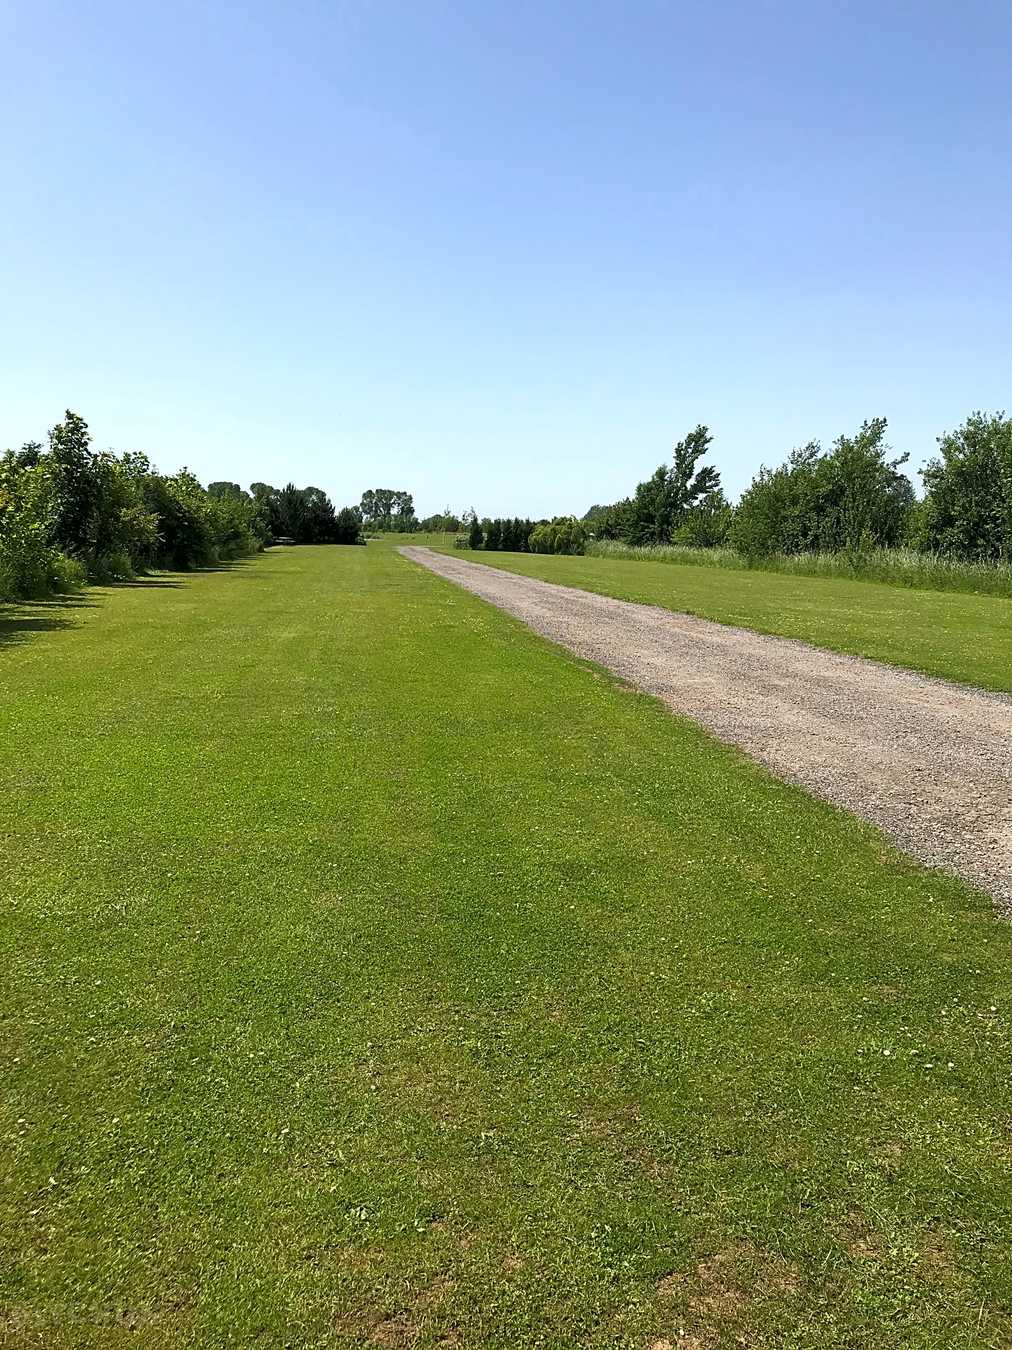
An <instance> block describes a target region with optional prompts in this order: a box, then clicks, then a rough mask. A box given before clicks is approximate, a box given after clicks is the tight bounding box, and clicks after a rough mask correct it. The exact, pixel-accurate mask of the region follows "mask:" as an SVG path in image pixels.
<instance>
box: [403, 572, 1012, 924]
mask: <svg viewBox="0 0 1012 1350" xmlns="http://www.w3.org/2000/svg"><path fill="white" fill-rule="evenodd" d="M401 553H403V554H404V556H405V557H407V558H410V559H412V560H413V561H415V562H418V563H421V564H423V565H424V566H425V567H428V568H429V569H430V570H431V571H433V572H437V573H438V574H439V575H440V576H443V577H446V578H448V579H449V580H450V581H455V582H456V583H457V584H458V585H461V586H464V587H466V588H467V589H468V590H469V591H472V592H473V593H474V594H475V595H478V596H480V597H481V598H482V599H483V600H487V601H489V602H490V603H491V604H494V605H497V606H498V607H499V608H500V609H504V610H506V612H507V613H509V614H512V615H514V616H515V617H516V618H518V619H521V620H522V621H523V622H524V623H526V624H527V625H528V626H529V627H531V628H532V629H533V630H534V631H535V632H536V633H540V634H541V635H542V636H543V637H546V638H550V639H551V640H552V641H553V642H558V643H560V644H561V645H563V646H565V647H568V648H569V650H570V651H572V652H575V653H576V655H577V656H579V657H581V658H583V659H584V660H588V661H594V662H596V663H597V664H599V665H601V666H605V667H607V668H608V669H609V670H611V671H612V672H613V673H614V674H616V675H618V676H620V677H621V678H622V679H624V680H626V681H628V682H629V683H630V684H633V685H635V686H636V687H637V688H639V689H642V690H645V691H646V692H647V693H650V694H654V695H656V696H657V697H658V698H661V699H663V701H664V702H665V703H666V704H667V705H668V706H669V707H670V708H672V709H674V710H675V711H676V712H679V713H684V714H685V715H686V716H688V717H691V718H693V719H694V720H695V721H697V722H699V723H701V724H702V725H703V726H704V727H706V728H707V730H709V731H710V732H712V733H713V734H714V735H715V736H717V737H718V738H719V739H720V740H722V741H726V742H727V743H729V744H731V745H735V746H738V747H739V748H740V749H741V750H743V751H744V752H745V753H746V754H747V755H749V756H750V757H751V758H752V759H754V760H756V761H757V762H759V763H761V764H764V765H765V766H766V767H767V768H769V769H771V770H772V771H773V772H774V773H775V774H777V775H778V776H779V777H781V778H784V779H786V780H788V781H790V782H794V783H798V784H800V785H801V786H802V787H805V788H807V789H808V790H809V791H810V792H812V793H814V794H815V795H816V796H818V797H822V798H823V799H824V800H826V801H829V802H832V803H834V805H837V806H842V807H844V808H846V809H847V810H848V811H852V812H854V813H855V814H856V815H858V816H861V817H863V818H864V819H865V820H868V821H871V822H872V824H874V825H877V826H878V827H879V828H880V829H882V830H884V831H885V832H886V833H887V834H888V835H889V836H890V838H891V839H892V840H893V841H894V842H895V843H896V844H897V845H899V847H900V848H901V849H903V850H905V851H906V852H907V853H909V854H911V855H912V856H913V857H914V858H916V859H918V860H919V861H920V862H922V863H926V864H927V865H928V866H931V867H942V868H945V869H947V870H948V871H951V872H954V873H956V875H958V876H961V877H963V878H964V879H965V880H967V881H969V882H971V883H973V884H975V885H977V886H980V887H981V888H982V889H984V890H986V891H988V892H990V894H991V895H992V896H994V897H995V899H996V900H998V901H999V902H1000V903H1001V904H1002V906H1003V907H1004V908H1005V909H1006V910H1007V911H1009V912H1012V698H1009V697H1008V696H1006V695H1004V694H992V693H987V692H985V691H984V690H980V689H971V688H967V687H964V686H962V685H955V684H949V683H947V682H946V681H944V680H936V679H930V678H928V677H927V676H923V675H916V674H914V673H913V672H912V671H907V670H899V669H896V668H894V667H892V666H884V665H879V664H878V663H877V662H875V661H866V660H863V659H862V658H860V657H856V656H841V655H838V654H837V653H835V652H829V651H824V650H822V649H821V648H818V647H811V646H809V645H808V644H807V643H804V642H798V641H795V640H794V639H792V638H778V637H767V636H765V635H763V634H761V633H753V632H750V631H748V630H746V629H741V628H732V627H730V626H728V625H725V624H718V623H711V622H709V621H707V620H705V619H696V618H692V617H691V616H690V615H687V614H673V613H671V612H670V611H669V610H666V609H658V608H655V607H654V606H652V605H636V604H631V603H629V602H628V601H625V600H613V599H611V598H610V597H608V596H603V595H593V594H590V593H589V592H587V591H581V590H577V589H576V588H575V587H571V586H557V585H554V584H553V583H551V582H547V581H538V580H535V579H533V578H531V577H522V576H517V575H515V574H514V573H512V572H502V571H500V570H499V569H498V568H494V567H486V566H485V565H484V564H479V563H470V562H466V561H465V560H464V559H462V558H453V557H449V556H447V555H445V554H440V553H433V552H431V551H430V550H429V549H425V548H402V549H401Z"/></svg>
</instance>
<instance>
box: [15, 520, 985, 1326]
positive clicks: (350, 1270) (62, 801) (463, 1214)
mask: <svg viewBox="0 0 1012 1350" xmlns="http://www.w3.org/2000/svg"><path fill="white" fill-rule="evenodd" d="M631 566H633V567H636V568H637V569H638V570H643V569H642V567H641V565H640V564H632V565H631ZM667 570H669V571H670V569H667ZM904 599H905V600H908V601H909V599H910V597H909V596H904ZM60 618H62V619H63V620H64V621H65V626H63V627H59V626H53V625H54V624H55V623H56V622H57V621H58V620H59V619H60ZM40 629H41V630H43V631H39V630H40ZM46 629H48V631H45V630H46ZM0 720H2V728H0V733H2V734H0V802H2V812H3V816H2V839H0V844H2V854H0V859H2V861H0V902H2V929H0V931H2V953H0V956H2V961H3V968H4V970H5V972H6V974H5V979H4V987H3V994H2V1010H0V1014H2V1021H0V1053H2V1072H3V1096H2V1107H3V1116H2V1121H0V1139H2V1155H0V1176H2V1178H3V1187H2V1190H0V1343H2V1344H3V1345H4V1346H5V1347H19V1348H20V1347H29V1346H31V1347H46V1350H50V1348H53V1350H60V1348H62V1347H75V1350H76V1348H77V1347H93V1346H101V1347H106V1346H109V1347H115V1346H119V1345H123V1346H126V1345H129V1346H131V1347H146V1348H150V1347H177V1346H199V1347H217V1346H243V1347H246V1346H265V1347H280V1346H293V1347H300V1348H301V1347H331V1346H368V1345H385V1346H454V1347H486V1346H488V1347H504V1348H505V1347H518V1346H531V1347H533V1346H539V1347H556V1346H558V1347H563V1346H575V1345H579V1346H589V1347H606V1346H607V1347H613V1346H619V1347H623V1346H628V1347H644V1348H646V1347H656V1346H660V1347H662V1350H664V1348H666V1347H667V1346H668V1345H669V1344H670V1346H672V1347H676V1346H678V1347H711V1346H737V1345H748V1346H767V1345H768V1346H774V1345H776V1346H797V1347H823V1346H824V1347H838V1346H841V1345H846V1346H875V1347H879V1346H895V1347H911V1346H913V1347H927V1346H931V1347H942V1346H944V1347H953V1346H956V1347H959V1346H1000V1345H1007V1344H1008V1343H1009V1341H1010V1338H1012V1313H1010V1306H1012V1270H1010V1263H1009V1261H1008V1240H1009V1215H1010V1212H1012V1188H1010V1169H1009V1162H1010V1149H1009V1133H1008V1127H1009V1097H1008V1082H1009V1079H1010V1074H1012V1056H1010V1048H1009V1036H1008V990H1009V967H1010V961H1012V928H1010V927H1009V926H1008V924H1007V923H1006V922H1004V921H1002V920H1000V919H999V918H998V917H996V916H995V914H994V913H993V912H992V910H991V907H990V906H989V904H988V902H987V901H986V900H985V899H984V898H983V897H981V896H979V895H977V894H975V893H973V892H971V891H969V890H967V889H966V888H965V887H963V886H962V885H960V884H958V883H957V882H955V881H953V880H950V879H947V878H945V877H942V876H939V875H932V874H929V873H926V872H924V871H922V870H919V869H917V868H916V867H914V866H913V865H912V864H910V863H908V862H906V861H904V860H902V859H899V858H897V857H896V856H894V855H893V854H891V853H890V851H889V850H888V849H887V847H886V846H885V845H884V843H883V841H882V839H881V837H880V836H878V835H877V834H876V833H875V832H874V831H872V830H871V829H869V828H866V827H864V826H863V825H861V824H859V823H858V822H857V821H855V820H853V819H851V818H849V817H847V816H844V815H842V814H840V813H838V812H835V811H833V810H831V809H830V808H829V807H826V806H824V805H821V804H819V803H817V802H815V801H813V800H811V799H809V798H808V797H806V796H805V795H804V794H803V793H801V792H799V791H797V790H794V789H792V788H789V787H786V786H783V785H781V784H778V783H776V782H774V781H773V780H771V779H770V778H769V777H768V776H767V775H765V774H764V773H763V772H761V771H760V770H758V769H757V768H754V767H752V766H751V765H749V764H748V763H746V762H744V761H743V760H742V759H741V758H739V757H738V756H737V755H736V754H734V753H733V752H732V751H730V750H727V749H725V748H723V747H721V746H718V745H717V744H715V743H713V742H712V741H710V740H709V739H708V738H707V737H706V736H705V735H703V734H702V733H701V732H700V731H698V730H697V729H695V728H694V727H692V726H691V725H689V724H687V723H685V722H682V721H679V720H678V719H676V718H674V717H672V716H670V715H669V714H668V713H667V712H665V711H664V710H663V709H662V707H661V706H660V705H659V704H657V703H655V702H653V701H651V700H649V699H647V698H645V697H643V696H641V695H638V694H634V693H631V692H629V691H627V690H626V689H624V688H622V687H620V686H618V685H617V684H616V683H614V682H613V681H611V680H610V679H608V678H606V677H604V676H603V675H601V674H600V673H599V672H596V671H594V670H593V669H590V668H587V667H584V666H582V665H580V664H579V663H578V662H576V661H574V660H572V659H570V658H569V657H568V656H567V655H566V654H564V653H563V652H561V651H560V650H558V649H555V648H553V647H551V646H549V645H547V644H545V643H543V642H542V641H540V640H539V639H537V638H536V637H534V636H533V635H531V634H530V633H529V632H528V631H527V630H525V629H524V628H523V627H522V626H520V625H519V624H517V623H515V622H513V621H512V620H510V619H509V618H507V617H506V616H504V615H503V614H501V613H499V612H498V611H496V610H494V609H492V608H490V607H487V606H485V605H483V604H482V603H481V602H480V601H478V600H476V599H475V598H473V597H471V596H469V595H468V594H466V593H464V592H462V591H460V590H459V589H456V588H454V587H453V586H451V585H450V584H448V583H446V582H444V581H442V580H440V579H438V578H436V577H435V576H433V575H432V574H430V573H429V572H427V571H425V570H423V569H422V568H420V567H417V566H415V565H413V564H411V563H409V562H407V561H405V560H404V559H402V558H399V557H398V556H397V555H396V554H395V553H394V552H393V550H392V549H390V548H389V547H386V546H382V545H381V546H375V545H370V546H369V548H368V549H337V548H331V549H326V548H320V549H309V548H305V549H298V550H290V551H286V552H281V553H271V554H268V555H267V556H265V557H263V558H260V559H258V560H256V561H254V562H252V563H249V564H245V565H239V566H236V567H234V568H233V569H231V570H228V571H224V572H220V573H209V574H202V575H197V576H193V577H189V578H184V579H177V580H175V581H173V582H171V583H165V584H154V585H148V586H138V587H124V588H121V589H117V590H115V591H107V592H92V593H90V595H89V597H88V599H87V600H86V601H84V602H78V603H77V604H74V605H71V606H68V607H67V608H66V609H64V610H59V608H58V607H57V608H55V609H54V608H49V609H43V610H33V609H28V610H25V611H22V612H20V613H15V614H14V615H13V616H9V617H8V619H7V620H5V621H4V623H3V625H2V626H0ZM683 1333H684V1334H683Z"/></svg>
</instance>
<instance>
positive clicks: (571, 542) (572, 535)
mask: <svg viewBox="0 0 1012 1350" xmlns="http://www.w3.org/2000/svg"><path fill="white" fill-rule="evenodd" d="M586 538H587V531H586V527H585V525H584V524H583V521H581V520H577V519H576V518H575V517H574V516H556V517H555V519H554V520H545V521H542V522H541V523H540V524H539V525H535V527H534V529H533V530H532V531H531V536H530V550H531V552H532V553H582V552H583V548H584V544H585V542H586Z"/></svg>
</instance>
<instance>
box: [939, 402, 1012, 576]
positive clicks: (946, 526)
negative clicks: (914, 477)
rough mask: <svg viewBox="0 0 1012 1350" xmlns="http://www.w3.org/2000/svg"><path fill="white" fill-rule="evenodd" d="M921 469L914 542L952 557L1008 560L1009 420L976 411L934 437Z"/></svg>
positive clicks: (1011, 508) (1011, 536)
mask: <svg viewBox="0 0 1012 1350" xmlns="http://www.w3.org/2000/svg"><path fill="white" fill-rule="evenodd" d="M938 448H939V451H940V456H939V457H936V458H935V459H932V460H931V461H930V462H929V463H928V465H927V466H926V468H924V469H923V470H922V476H923V478H924V486H925V489H926V497H925V501H924V505H923V511H922V512H921V513H920V521H919V534H920V538H919V540H918V542H919V543H920V544H921V545H922V546H923V547H927V548H932V549H937V550H938V551H939V552H940V553H948V554H951V555H952V556H954V557H958V558H966V559H969V560H974V561H982V562H1007V561H1009V560H1010V559H1012V418H1008V417H1006V416H1005V414H1004V412H996V413H984V412H975V413H971V415H970V416H969V417H968V418H967V419H966V421H965V422H964V423H963V425H962V426H961V427H957V429H956V430H955V431H950V432H946V433H945V435H943V436H940V437H939V438H938Z"/></svg>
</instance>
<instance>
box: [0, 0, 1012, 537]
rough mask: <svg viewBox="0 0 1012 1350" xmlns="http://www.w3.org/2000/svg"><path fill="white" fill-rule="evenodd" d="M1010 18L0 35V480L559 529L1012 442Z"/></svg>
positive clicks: (593, 19)
mask: <svg viewBox="0 0 1012 1350" xmlns="http://www.w3.org/2000/svg"><path fill="white" fill-rule="evenodd" d="M1010 51H1012V5H1010V4H1009V3H1008V0H994V3H989V2H988V0H968V2H967V3H962V4H959V5H955V4H952V3H951V0H947V3H944V4H941V3H935V2H934V0H921V3H909V4H907V3H902V4H901V3H891V0H876V2H875V3H865V0H857V2H856V3H848V4H840V3H832V4H830V3H821V2H820V0H805V2H804V3H795V2H794V0H790V2H789V3H788V2H785V3H761V0H752V2H751V3H721V2H720V0H716V2H715V3H705V4H694V3H693V4H661V3H651V2H649V0H639V2H637V0H625V3H595V0H586V2H584V3H579V4H577V3H575V2H574V3H566V4H562V3H558V0H538V2H537V3H528V2H527V0H520V2H518V0H509V3H500V2H499V0H480V2H479V0H474V2H473V3H467V4H464V3H440V0H432V3H427V2H426V0H411V2H410V3H402V2H401V0H387V2H386V3H364V2H361V0H356V2H353V3H348V4H341V3H337V0H330V3H305V2H302V0H297V2H296V3H286V4H284V5H282V4H280V3H275V4H270V5H265V4H259V3H245V2H244V3H243V4H241V5H240V4H231V3H229V4H213V3H212V4H194V3H189V2H188V0H184V2H183V3H176V2H175V0H174V3H172V4H169V5H163V4H159V5H154V4H151V3H143V2H142V3H135V2H133V0H131V3H108V2H107V0H96V2H95V3H89V4H81V3H79V2H78V0H75V3H73V4H52V3H47V2H46V0H41V2H40V3H34V4H27V3H20V4H17V5H13V6H11V5H8V4H6V3H4V0H0V115H2V121H0V125H2V127H3V132H2V133H0V145H2V147H3V150H2V153H3V163H4V173H3V183H4V187H5V194H4V196H5V203H4V209H3V211H2V212H0V294H2V296H3V300H4V303H3V316H4V321H3V323H2V325H0V446H2V445H16V444H19V443H20V442H21V441H23V440H25V439H28V438H34V437H40V436H41V435H42V434H43V433H44V431H45V429H46V428H47V427H48V426H49V425H51V424H52V423H53V422H54V421H56V420H58V419H59V416H60V414H61V412H62V410H63V408H65V407H71V408H73V409H75V410H76V411H79V412H81V413H82V414H83V415H84V416H85V417H86V418H87V419H88V421H89V423H90V424H91V427H92V431H93V432H94V434H95V437H96V441H97V442H98V444H99V445H101V446H112V447H114V448H116V449H119V450H126V449H143V450H146V451H147V452H148V453H149V454H150V455H151V456H152V458H153V459H154V460H155V461H156V462H157V463H158V464H159V466H160V467H162V468H163V469H166V470H171V469H175V468H177V467H179V466H180V465H181V464H183V463H186V464H188V465H189V466H190V467H191V468H192V469H193V470H194V471H195V472H197V473H198V474H199V475H200V477H201V478H203V479H204V480H205V481H208V480H210V479H214V478H230V479H237V480H239V481H241V482H244V483H248V482H250V481H252V480H255V479H267V480H268V481H274V482H279V483H280V482H283V481H286V480H288V479H294V480H295V481H296V482H298V483H300V484H302V483H313V484H315V485H318V486H320V487H323V488H325V489H327V490H328V491H329V492H330V493H331V494H332V496H333V497H334V498H335V500H336V501H337V502H338V503H343V502H347V501H355V500H357V499H358V497H359V496H360V495H361V493H362V491H363V490H364V489H365V488H367V487H373V486H389V487H396V488H406V489H408V490H412V491H413V492H414V494H415V501H416V505H417V507H418V508H419V509H420V511H422V512H429V511H433V510H437V509H439V508H441V507H442V506H443V505H444V504H446V503H450V504H452V505H453V506H454V507H455V508H458V509H460V508H462V507H465V506H468V505H474V506H475V507H477V509H478V510H479V512H480V513H483V514H517V513H522V514H525V515H532V516H538V515H542V514H553V513H555V512H568V511H570V510H575V511H577V512H579V513H582V511H583V510H585V509H586V507H587V506H589V505H590V504H591V503H592V502H595V501H610V500H614V499H616V498H618V497H621V496H624V495H625V494H626V493H627V492H628V491H629V490H630V488H631V487H632V486H633V485H634V484H635V483H636V481H637V480H638V479H640V478H642V477H644V476H646V475H647V474H648V473H649V472H650V471H651V470H652V469H653V468H654V467H655V466H656V465H657V464H658V463H660V462H661V461H662V460H664V459H665V458H666V457H667V456H668V454H669V453H670V447H671V445H672V444H673V442H674V441H676V440H677V439H679V437H680V436H681V435H682V434H683V433H684V432H685V431H686V430H688V429H689V428H691V427H692V426H694V425H695V424H696V423H697V422H700V421H702V422H706V423H707V424H709V426H710V427H711V428H712V429H713V431H714V434H715V438H716V439H715V445H714V457H715V460H716V462H717V463H718V464H719V465H720V467H721V468H722V470H723V473H724V481H725V486H726V487H727V488H728V489H729V490H730V491H731V493H733V494H736V493H737V492H738V491H740V490H741V488H742V487H743V486H744V485H745V484H746V483H747V482H748V481H749V479H750V478H751V476H752V473H753V472H754V471H755V469H756V467H757V466H758V465H759V463H760V462H761V461H766V462H767V463H772V462H778V461H779V460H780V459H781V458H782V457H783V455H784V454H785V453H786V452H787V451H788V450H789V449H790V447H791V446H792V445H795V444H800V443H802V442H805V441H807V440H810V439H812V438H818V439H821V440H822V441H823V442H824V443H828V442H829V441H831V440H832V439H833V437H834V436H836V435H837V434H839V433H840V432H841V431H844V430H850V429H852V428H854V427H855V426H856V425H857V424H859V423H860V421H861V420H862V419H863V418H865V417H871V416H874V415H879V414H881V415H885V416H887V417H888V418H889V421H890V439H891V442H892V444H893V446H894V447H895V449H896V450H897V451H910V453H911V461H912V465H916V464H918V463H920V462H922V461H923V459H924V458H925V456H926V455H928V454H930V453H931V452H932V450H933V448H934V437H935V436H936V435H937V434H938V433H939V432H941V431H942V430H945V429H946V428H949V427H952V426H954V425H956V424H957V423H958V422H960V421H961V420H962V419H963V417H964V416H965V415H966V414H967V413H968V412H969V411H971V410H972V409H973V408H976V407H984V408H989V409H990V408H1000V407H1005V406H1007V405H1012V397H1010V392H1009V390H1010V376H1012V360H1010V358H1012V322H1010V316H1012V228H1010V221H1012V173H1010V170H1009V166H1010V163H1012V92H1010V85H1009V78H1008V58H1009V52H1010Z"/></svg>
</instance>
